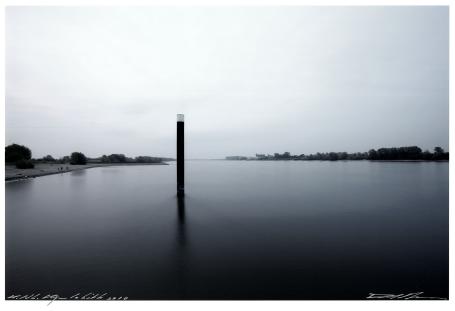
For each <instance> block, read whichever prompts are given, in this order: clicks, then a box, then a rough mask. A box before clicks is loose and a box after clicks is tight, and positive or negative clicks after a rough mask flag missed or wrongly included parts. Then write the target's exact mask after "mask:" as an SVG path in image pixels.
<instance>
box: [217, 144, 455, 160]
mask: <svg viewBox="0 0 455 311" xmlns="http://www.w3.org/2000/svg"><path fill="white" fill-rule="evenodd" d="M226 158H229V159H232V160H233V159H234V158H235V157H226ZM238 158H239V159H246V157H238ZM254 159H255V160H306V161H311V160H318V161H338V160H384V161H390V160H422V161H445V160H449V153H448V152H445V151H444V149H442V148H441V147H435V148H434V151H433V152H430V151H428V150H425V151H422V149H421V148H419V147H417V146H410V147H398V148H396V147H392V148H379V149H377V150H375V149H371V150H370V151H368V152H356V153H347V152H326V153H320V152H318V153H315V154H308V155H306V154H300V155H291V153H290V152H284V153H282V154H280V153H275V154H273V155H270V154H268V155H265V154H256V158H254Z"/></svg>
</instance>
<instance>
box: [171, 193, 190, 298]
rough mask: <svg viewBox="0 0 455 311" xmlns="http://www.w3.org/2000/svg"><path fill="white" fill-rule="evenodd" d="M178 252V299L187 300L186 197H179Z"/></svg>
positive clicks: (176, 258)
mask: <svg viewBox="0 0 455 311" xmlns="http://www.w3.org/2000/svg"><path fill="white" fill-rule="evenodd" d="M177 215H178V218H177V244H176V247H177V250H176V253H175V256H173V258H175V260H176V262H175V264H176V270H175V271H176V278H177V295H178V299H186V298H187V287H188V267H189V264H188V254H187V252H188V248H187V235H186V229H187V228H186V226H187V225H186V224H185V196H181V195H179V196H177Z"/></svg>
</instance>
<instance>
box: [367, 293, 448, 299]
mask: <svg viewBox="0 0 455 311" xmlns="http://www.w3.org/2000/svg"><path fill="white" fill-rule="evenodd" d="M422 294H423V292H415V293H408V294H375V293H370V294H369V295H368V297H367V299H403V300H409V299H436V300H447V298H441V297H423V296H420V295H422Z"/></svg>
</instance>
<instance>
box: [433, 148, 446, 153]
mask: <svg viewBox="0 0 455 311" xmlns="http://www.w3.org/2000/svg"><path fill="white" fill-rule="evenodd" d="M434 153H436V154H441V153H444V149H442V148H441V147H434Z"/></svg>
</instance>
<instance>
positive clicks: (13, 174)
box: [5, 162, 169, 182]
mask: <svg viewBox="0 0 455 311" xmlns="http://www.w3.org/2000/svg"><path fill="white" fill-rule="evenodd" d="M137 165H169V164H168V163H166V162H159V163H107V164H98V163H97V164H90V163H89V164H86V165H71V164H57V163H55V164H54V163H52V164H51V163H38V164H35V168H32V169H19V168H16V167H15V166H14V165H5V182H8V181H15V180H24V179H30V178H35V177H41V176H47V175H55V174H64V173H68V172H73V171H80V170H86V169H90V168H94V167H107V166H137Z"/></svg>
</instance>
